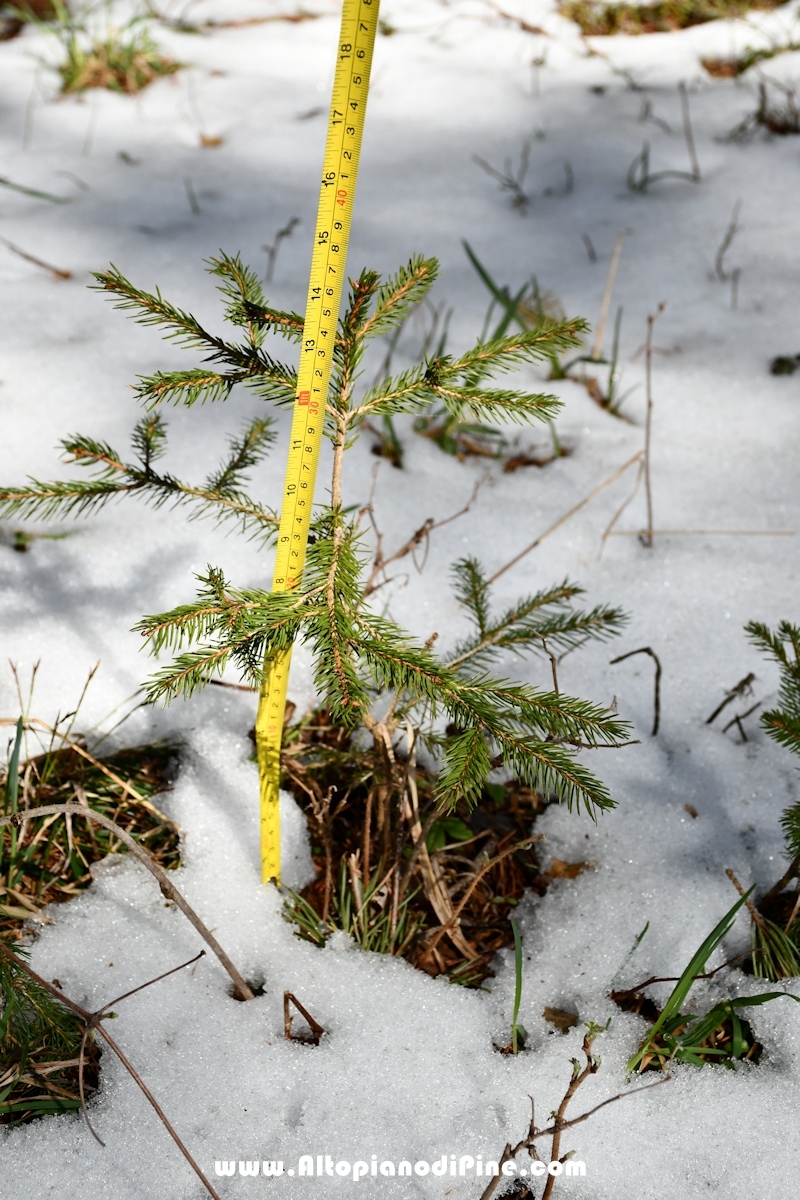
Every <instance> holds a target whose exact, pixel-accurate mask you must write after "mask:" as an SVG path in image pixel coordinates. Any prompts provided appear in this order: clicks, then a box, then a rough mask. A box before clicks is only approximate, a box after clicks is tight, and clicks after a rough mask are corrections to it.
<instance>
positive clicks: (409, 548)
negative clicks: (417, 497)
mask: <svg viewBox="0 0 800 1200" xmlns="http://www.w3.org/2000/svg"><path fill="white" fill-rule="evenodd" d="M488 478H489V476H488V475H484V476H483V478H482V479H479V480H478V482H477V483H476V484H475V486H474V488H473V489H472V495H471V496H470V498H469V500H468V501H467V503H466V504H465V505H464V507H463V508H460V509H459V510H458V512H456V513H452V514H451V516H449V517H444V518H443V520H441V521H435V520H434V519H433V517H428V518H427V520H425V521H423V523H422V525H420V527H419V529H417V530H415V532H414V533H412V535H411V537H410V538H409V539H408V541H406V542H404V543H403V545H402V546H401V547H400V549H399V550H396V551H395V553H394V554H392V555H390V556H389V558H384V557H383V534H382V533H381V532H380V530H379V529H378V527H377V525H376V524H375V518H374V515H373V505H372V501H371V499H370V503H369V504H368V505H367V506H366V508H365V509H362V512H366V513H367V514H368V515H369V519H370V523H371V524H372V528H373V529H374V531H375V537H376V539H377V543H378V546H377V549H376V551H375V560H374V562H373V564H372V570H371V571H370V575H369V579H368V580H367V582H366V584H365V585H364V590H363V591H362V593H361V600H362V601H363V600H366V599H367V597H368V596H370V595H372V593H373V592H375V591H377V590H378V588H380V587H383V585H384V583H387V582H388V580H387V579H385V578H384V579H383V581H382V582H381V583H376V582H375V580H376V579H377V577H378V576H379V575H380V574H381V573H384V574H385V571H386V568H387V567H388V566H389V564H390V563H393V562H397V561H398V560H399V559H401V558H405V557H406V555H407V554H413V553H414V551H415V550H416V548H417V546H419V545H420V544H421V543H422V542H427V539H428V537H429V536H430V534H432V533H433V532H434V530H436V529H441V528H442V527H443V526H444V525H449V524H450V522H451V521H455V520H457V519H458V518H459V517H463V516H465V515H466V513H468V512H469V510H470V508H471V507H472V505H473V504H474V503H475V500H476V498H477V496H478V492H479V491H480V490H481V488H482V487H483V485H484V483H486V480H487V479H488ZM415 561H416V560H415ZM423 565H424V563H423Z"/></svg>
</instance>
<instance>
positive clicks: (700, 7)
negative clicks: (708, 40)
mask: <svg viewBox="0 0 800 1200" xmlns="http://www.w3.org/2000/svg"><path fill="white" fill-rule="evenodd" d="M781 3H782V0H658V2H657V3H656V4H624V3H623V4H604V3H597V2H596V0H561V3H560V4H559V11H560V13H561V15H562V16H563V17H567V19H568V20H570V21H574V22H575V24H576V25H578V26H580V30H581V33H583V34H585V35H586V36H587V37H613V36H614V34H617V33H624V34H629V35H633V36H636V35H638V34H642V33H671V32H673V31H674V30H676V29H688V28H689V27H690V26H692V25H704V24H705V23H706V22H708V21H719V20H731V19H732V18H735V17H742V16H744V14H745V13H747V12H749V11H750V10H751V9H759V10H764V9H767V10H770V9H774V8H778V7H780V4H781Z"/></svg>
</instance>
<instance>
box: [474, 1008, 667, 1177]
mask: <svg viewBox="0 0 800 1200" xmlns="http://www.w3.org/2000/svg"><path fill="white" fill-rule="evenodd" d="M595 1029H596V1027H595ZM595 1036H596V1033H595V1032H593V1031H592V1030H590V1031H589V1032H587V1034H586V1036H585V1037H584V1039H583V1052H584V1054H585V1056H586V1066H585V1067H584V1069H583V1070H582V1071H580V1072H579V1070H578V1068H579V1066H580V1064H579V1063H578V1061H577V1059H573V1060H572V1062H573V1073H572V1078H571V1079H570V1081H569V1084H568V1085H567V1090H566V1092H565V1093H564V1098H563V1099H562V1101H561V1103H560V1105H559V1106H558V1112H557V1113H556V1116H555V1121H554V1123H553V1124H552V1125H550V1126H548V1128H547V1129H536V1126H535V1118H534V1103H533V1097H531V1122H530V1126H529V1128H528V1132H527V1134H526V1136H525V1137H524V1138H522V1140H521V1141H519V1142H517V1144H516V1146H512V1145H511V1143H510V1142H508V1143H506V1147H505V1149H504V1151H503V1155H502V1158H501V1159H500V1162H499V1164H498V1165H499V1166H500V1168H501V1173H500V1174H498V1175H495V1176H494V1177H493V1179H492V1180H491V1182H490V1183H489V1184H488V1185H487V1186H486V1188H485V1189H484V1190H483V1192H481V1196H480V1200H489V1198H490V1197H491V1196H492V1195H493V1193H494V1191H495V1189H496V1188H497V1187H498V1185H499V1184H500V1183H501V1181H502V1180H503V1178H504V1176H503V1174H502V1166H503V1163H507V1162H510V1161H511V1160H512V1159H515V1158H516V1156H517V1155H518V1154H519V1153H520V1152H521V1151H522V1150H527V1151H528V1153H529V1154H530V1156H531V1158H534V1159H538V1161H539V1162H543V1161H544V1160H543V1159H541V1158H540V1156H539V1155H538V1154H537V1152H536V1142H537V1141H539V1140H540V1139H541V1138H545V1137H552V1139H553V1140H552V1145H551V1151H550V1161H551V1162H554V1161H555V1162H564V1161H565V1160H564V1159H559V1158H558V1152H559V1150H560V1148H561V1135H562V1133H563V1132H564V1131H565V1130H566V1129H572V1128H573V1126H575V1125H580V1124H582V1122H583V1121H588V1119H589V1117H591V1116H594V1114H595V1113H596V1112H599V1111H600V1109H601V1108H605V1107H606V1106H607V1105H609V1104H614V1103H616V1101H617V1100H624V1099H625V1097H626V1096H636V1095H638V1093H639V1092H647V1091H649V1090H650V1088H654V1087H661V1085H662V1084H663V1083H669V1082H670V1079H671V1076H669V1075H667V1076H666V1077H665V1078H664V1079H659V1080H658V1081H657V1082H656V1083H648V1084H646V1085H645V1086H644V1087H640V1088H634V1090H633V1091H631V1092H618V1093H617V1095H616V1096H610V1097H609V1098H608V1100H603V1101H601V1102H600V1104H596V1105H595V1106H594V1108H590V1109H589V1110H588V1111H587V1112H585V1113H581V1115H580V1116H579V1117H575V1119H574V1120H572V1121H565V1120H564V1116H565V1114H566V1111H567V1107H568V1105H569V1103H570V1101H571V1100H572V1097H573V1096H574V1095H575V1093H576V1092H577V1090H578V1088H579V1087H580V1086H581V1084H582V1083H583V1082H584V1081H585V1080H586V1079H588V1077H589V1076H590V1075H595V1074H596V1073H597V1069H598V1067H599V1065H600V1060H599V1059H596V1058H594V1056H593V1055H592V1043H593V1042H594V1039H595ZM555 1178H556V1177H555V1176H554V1175H549V1176H548V1179H547V1183H546V1185H545V1189H544V1192H543V1193H542V1200H549V1198H550V1196H551V1194H552V1191H553V1187H554V1185H555Z"/></svg>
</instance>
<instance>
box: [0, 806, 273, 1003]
mask: <svg viewBox="0 0 800 1200" xmlns="http://www.w3.org/2000/svg"><path fill="white" fill-rule="evenodd" d="M52 813H55V814H56V815H60V816H64V817H68V816H75V817H85V818H86V819H87V821H95V822H96V823H97V824H98V825H102V826H103V827H104V828H105V829H110V830H111V832H112V833H114V834H115V835H116V836H117V837H118V838H119V839H120V841H122V842H124V843H125V845H126V846H127V847H128V849H129V850H130V851H131V853H132V854H135V855H136V857H137V858H138V859H139V861H140V862H142V863H144V865H145V866H146V867H147V869H148V871H149V872H150V874H151V875H154V876H155V878H156V880H157V881H158V886H159V887H160V888H161V894H162V895H163V896H165V897H166V899H167V900H172V901H174V903H175V904H176V905H177V906H178V908H179V909H180V910H181V912H182V913H183V914H184V916H185V917H187V918H188V920H189V921H190V922H191V924H192V925H194V927H195V929H196V930H197V932H198V933H199V934H200V937H201V938H202V939H203V941H204V942H205V943H206V945H208V946H209V947H210V948H211V949H212V950H213V952H214V954H215V955H216V956H217V958H218V959H219V961H220V963H221V964H222V966H223V967H224V968H225V970H226V971H227V973H228V974H229V975H230V977H231V979H232V980H233V987H234V992H235V994H236V996H237V998H238V999H239V1000H253V999H254V998H255V997H254V994H253V992H252V991H251V989H250V988H249V987H248V985H247V984H246V983H245V981H244V979H243V978H242V976H241V975H240V974H239V972H238V971H237V970H236V967H235V966H234V965H233V963H232V962H231V960H230V959H229V958H228V956H227V954H226V953H225V951H224V950H223V949H222V947H221V946H220V944H219V942H218V941H217V939H216V938H215V937H214V935H213V933H211V931H210V930H209V929H208V928H207V926H206V925H204V924H203V922H202V921H201V920H200V918H199V917H198V915H197V913H196V912H195V911H194V909H193V908H192V906H191V905H190V904H189V902H188V901H187V900H185V899H184V897H183V896H182V895H181V893H180V892H179V891H178V889H177V888H176V887H175V884H174V883H172V881H171V880H170V879H169V877H168V876H167V874H166V872H165V871H163V870H162V869H161V867H160V866H159V865H158V863H156V862H155V861H154V860H153V859H152V858H151V857H150V855H149V854H148V852H147V851H146V850H145V849H144V847H142V846H140V845H139V843H138V842H136V841H134V839H133V838H132V837H131V836H130V834H129V833H126V832H125V830H124V829H120V827H119V825H117V824H115V823H114V821H112V820H111V819H110V818H109V817H106V816H104V815H103V813H99V812H95V811H94V809H92V808H86V807H85V806H84V805H82V804H45V805H43V806H42V807H41V808H28V809H24V810H23V811H21V812H17V813H13V814H12V815H11V816H8V817H0V828H2V826H3V825H16V826H18V825H21V824H22V822H23V821H30V820H32V819H33V818H34V817H47V816H50V814H52Z"/></svg>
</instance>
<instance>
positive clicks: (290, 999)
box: [283, 992, 325, 1046]
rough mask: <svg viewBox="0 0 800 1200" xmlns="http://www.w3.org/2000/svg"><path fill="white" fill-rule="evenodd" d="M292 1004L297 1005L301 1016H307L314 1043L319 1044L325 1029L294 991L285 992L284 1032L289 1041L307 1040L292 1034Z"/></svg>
mask: <svg viewBox="0 0 800 1200" xmlns="http://www.w3.org/2000/svg"><path fill="white" fill-rule="evenodd" d="M290 1004H293V1005H294V1006H295V1008H296V1009H297V1011H298V1012H299V1013H300V1016H301V1017H305V1019H306V1021H307V1022H308V1027H309V1029H310V1030H311V1036H312V1038H313V1041H314V1045H315V1046H318V1045H319V1039H320V1038H321V1037H322V1035H323V1033H324V1032H325V1030H324V1029H323V1028H322V1026H321V1025H320V1024H319V1022H318V1021H315V1020H314V1018H313V1017H312V1016H311V1013H310V1012H309V1011H308V1010H307V1009H305V1008H303V1005H302V1004H301V1003H300V1001H299V1000H298V999H297V996H295V995H294V994H293V993H292V992H284V993H283V1032H284V1034H285V1035H286V1039H287V1041H290V1042H301V1041H304V1040H305V1039H304V1038H297V1037H294V1036H293V1035H292V1014H291V1013H290V1011H289V1005H290Z"/></svg>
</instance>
